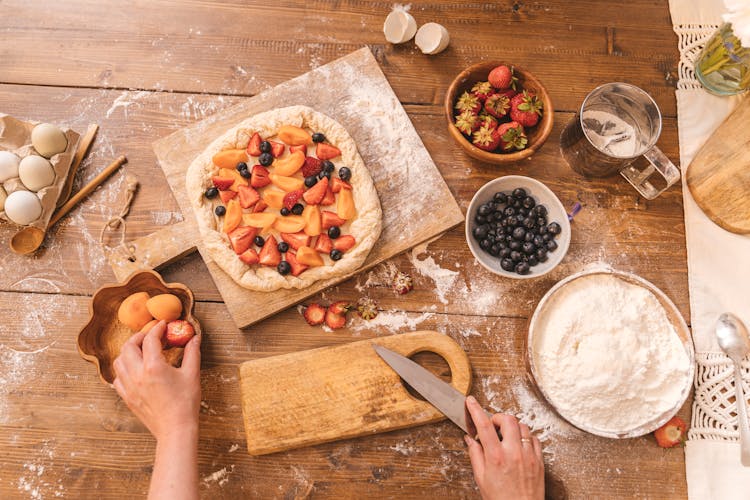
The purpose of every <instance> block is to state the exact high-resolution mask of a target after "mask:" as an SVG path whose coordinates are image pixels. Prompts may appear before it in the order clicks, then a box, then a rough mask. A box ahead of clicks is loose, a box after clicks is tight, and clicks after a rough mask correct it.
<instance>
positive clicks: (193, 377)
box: [112, 321, 201, 441]
mask: <svg viewBox="0 0 750 500" xmlns="http://www.w3.org/2000/svg"><path fill="white" fill-rule="evenodd" d="M165 329H166V323H165V322H164V321H160V322H159V323H158V324H157V325H156V326H154V327H153V328H152V329H151V330H149V331H148V333H136V334H135V335H133V336H132V337H130V338H129V339H128V341H127V342H125V344H124V345H123V347H122V350H121V351H120V355H119V356H118V357H117V359H115V362H114V368H115V374H116V378H115V380H114V382H113V384H112V385H113V386H114V388H115V390H116V391H117V394H119V395H120V397H121V398H122V399H123V400H124V401H125V403H126V404H127V405H128V408H130V410H131V411H132V412H133V413H134V414H135V416H136V417H138V419H139V420H140V421H141V422H143V424H144V425H145V426H146V427H147V428H148V430H149V431H151V434H153V435H154V437H155V438H156V440H157V441H159V440H162V439H166V438H167V437H168V436H170V435H173V434H176V433H181V432H185V431H196V432H197V428H198V412H199V410H200V400H201V386H200V364H201V352H200V335H196V336H195V337H193V338H192V339H191V340H190V341H189V342H188V343H187V345H186V346H185V353H184V356H183V359H182V366H181V367H180V368H175V367H173V366H172V365H170V364H169V363H167V361H166V359H165V358H164V354H163V353H162V342H161V338H162V336H163V335H164V331H165Z"/></svg>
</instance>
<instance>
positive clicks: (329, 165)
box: [321, 160, 336, 172]
mask: <svg viewBox="0 0 750 500" xmlns="http://www.w3.org/2000/svg"><path fill="white" fill-rule="evenodd" d="M321 166H322V167H323V172H333V169H334V168H336V167H335V166H334V164H333V162H332V161H331V160H324V161H323V163H321Z"/></svg>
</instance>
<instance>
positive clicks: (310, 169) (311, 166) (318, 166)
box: [302, 156, 323, 177]
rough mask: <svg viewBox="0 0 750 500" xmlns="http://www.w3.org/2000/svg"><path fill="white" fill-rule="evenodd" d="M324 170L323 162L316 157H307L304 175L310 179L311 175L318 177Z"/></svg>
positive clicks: (303, 166)
mask: <svg viewBox="0 0 750 500" xmlns="http://www.w3.org/2000/svg"><path fill="white" fill-rule="evenodd" d="M321 170H323V161H322V160H318V159H317V158H315V157H314V156H306V157H305V164H304V165H302V175H303V176H305V177H310V176H311V175H318V174H319V173H320V171H321Z"/></svg>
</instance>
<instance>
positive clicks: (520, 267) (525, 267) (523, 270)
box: [515, 262, 531, 275]
mask: <svg viewBox="0 0 750 500" xmlns="http://www.w3.org/2000/svg"><path fill="white" fill-rule="evenodd" d="M530 269H531V268H530V267H529V263H528V262H519V263H518V264H516V269H515V271H516V273H518V274H521V275H523V274H529V271H530Z"/></svg>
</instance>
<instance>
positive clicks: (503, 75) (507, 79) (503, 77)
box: [487, 64, 518, 90]
mask: <svg viewBox="0 0 750 500" xmlns="http://www.w3.org/2000/svg"><path fill="white" fill-rule="evenodd" d="M487 80H489V82H490V85H492V86H493V87H495V88H496V89H498V90H504V89H509V88H513V89H515V88H516V82H518V78H516V77H515V76H514V75H513V68H512V67H511V68H509V67H508V66H506V65H504V64H501V65H500V66H497V67H496V68H494V69H493V70H492V71H490V75H489V76H488V77H487Z"/></svg>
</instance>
